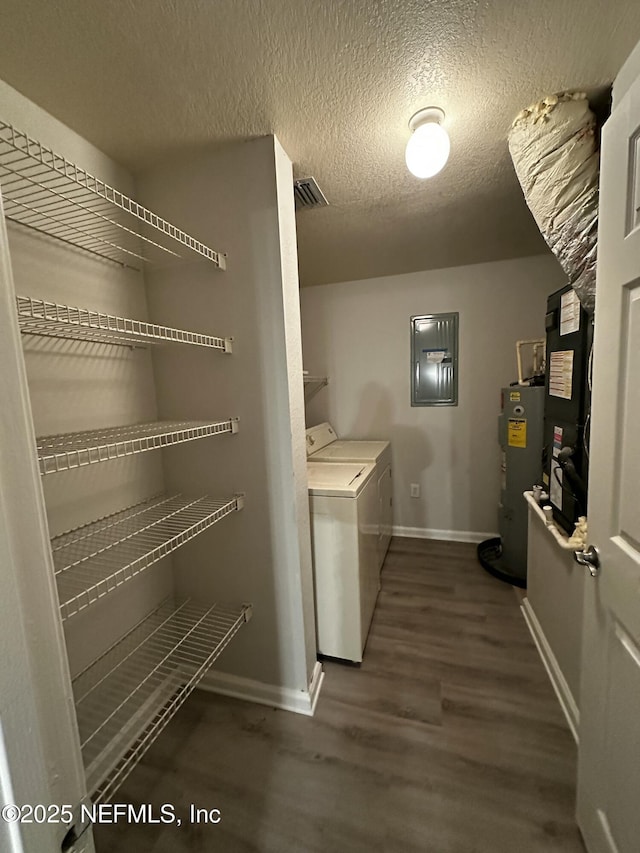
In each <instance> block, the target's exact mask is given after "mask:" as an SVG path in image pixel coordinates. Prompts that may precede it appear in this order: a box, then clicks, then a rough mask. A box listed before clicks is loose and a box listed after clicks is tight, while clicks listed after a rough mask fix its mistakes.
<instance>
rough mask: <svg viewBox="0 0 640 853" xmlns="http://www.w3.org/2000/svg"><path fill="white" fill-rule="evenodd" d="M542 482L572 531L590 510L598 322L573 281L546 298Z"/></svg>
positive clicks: (560, 518) (560, 519)
mask: <svg viewBox="0 0 640 853" xmlns="http://www.w3.org/2000/svg"><path fill="white" fill-rule="evenodd" d="M545 326H546V332H547V375H546V382H545V404H544V468H543V472H544V473H543V484H544V486H545V489H546V491H548V492H549V503H550V504H551V506H552V507H553V517H554V520H555V521H556V523H557V524H558V525H559V526H560V527H562V528H564V530H565V531H566V532H567V533H569V534H571V533H573V529H574V523H575V522H576V521H577V520H578V517H579V516H581V515H586V514H587V481H588V449H587V440H588V434H586V433H588V413H589V406H590V396H591V395H590V391H589V386H588V369H589V368H588V362H589V353H590V351H591V344H592V341H593V323H592V321H591V318H590V317H589V315H588V314H587V312H586V311H585V310H584V309H583V308H582V307H581V305H580V303H579V301H578V298H577V296H576V294H575V292H574V291H573V290H572V288H571V287H569V286H568V287H564V288H562V289H561V290H558V291H557V292H556V293H552V294H551V296H549V298H548V300H547V314H546V318H545Z"/></svg>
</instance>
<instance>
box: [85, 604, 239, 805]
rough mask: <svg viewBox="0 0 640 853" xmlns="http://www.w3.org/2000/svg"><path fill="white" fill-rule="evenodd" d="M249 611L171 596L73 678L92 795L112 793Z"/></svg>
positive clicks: (100, 798)
mask: <svg viewBox="0 0 640 853" xmlns="http://www.w3.org/2000/svg"><path fill="white" fill-rule="evenodd" d="M250 618H251V606H250V605H241V606H235V607H234V606H228V605H220V604H215V605H213V606H200V605H196V604H194V603H192V602H191V601H186V602H183V603H181V604H175V603H174V602H172V601H171V600H168V601H166V602H164V603H163V604H162V605H161V606H160V607H159V608H158V609H157V610H156V611H154V612H153V613H152V614H151V615H150V616H149V617H147V618H146V619H145V620H144V621H143V622H141V623H140V624H139V625H138V626H137V627H136V628H134V629H133V631H131V632H130V633H129V634H127V635H126V636H125V637H124V638H123V639H122V640H120V642H118V643H117V644H116V645H115V646H114V647H113V648H112V649H110V650H109V651H108V652H106V654H104V655H103V656H102V657H100V658H98V660H97V661H96V662H95V663H94V664H92V665H91V666H90V667H89V668H88V669H86V670H85V671H84V672H82V673H81V674H80V675H79V676H77V677H76V678H75V679H74V682H73V689H74V695H75V704H76V714H77V719H78V728H79V731H80V741H81V746H82V756H83V760H84V766H85V771H86V775H87V787H88V789H89V791H90V793H91V795H92V799H93V802H94V803H100V802H106V801H107V800H109V799H110V797H111V796H112V795H113V794H114V793H115V791H116V790H117V789H118V787H119V786H120V784H121V783H122V782H123V781H124V779H125V778H126V777H127V776H128V774H129V773H130V772H131V770H133V768H134V767H135V765H136V764H137V763H138V761H139V760H140V759H141V758H142V756H143V755H144V754H145V752H146V751H147V750H148V749H149V747H150V746H151V744H152V743H153V742H154V741H155V739H156V738H157V737H158V735H159V734H160V732H161V731H162V729H163V728H164V727H165V726H166V724H167V723H168V722H169V720H170V719H171V718H172V717H173V716H174V714H175V713H176V711H177V710H178V709H179V708H180V707H181V705H182V704H183V703H184V701H185V700H186V698H187V697H188V696H189V694H190V693H191V692H192V691H193V689H194V688H195V687H196V686H197V684H198V683H199V681H200V680H201V679H202V677H203V676H204V675H205V673H206V672H207V670H208V669H209V668H210V667H211V665H212V664H213V662H214V661H215V659H216V658H217V657H218V655H219V654H220V653H221V652H222V650H223V649H224V648H225V646H226V645H227V644H228V643H229V642H230V641H231V639H232V638H233V637H234V635H235V634H236V633H237V632H238V631H239V629H240V628H241V627H242V625H244V623H245V622H248V621H249V619H250Z"/></svg>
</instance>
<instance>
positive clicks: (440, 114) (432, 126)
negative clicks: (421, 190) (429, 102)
mask: <svg viewBox="0 0 640 853" xmlns="http://www.w3.org/2000/svg"><path fill="white" fill-rule="evenodd" d="M443 121H444V110H441V109H440V108H439V107H426V108H425V109H423V110H418V112H417V113H414V114H413V115H412V116H411V118H410V119H409V129H410V130H411V137H410V139H409V141H408V142H407V150H406V152H405V160H406V162H407V169H408V170H409V171H410V172H411V173H412V174H413V175H415V176H416V178H432V177H433V176H434V175H437V174H438V172H439V171H440V170H441V169H443V168H444V165H445V163H446V162H447V160H448V159H449V151H450V149H451V143H450V141H449V134H448V133H447V131H446V130H445V129H444V127H443V126H442V122H443Z"/></svg>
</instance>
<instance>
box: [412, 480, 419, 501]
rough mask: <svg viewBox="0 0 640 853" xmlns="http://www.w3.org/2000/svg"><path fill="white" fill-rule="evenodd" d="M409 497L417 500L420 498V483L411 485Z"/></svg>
mask: <svg viewBox="0 0 640 853" xmlns="http://www.w3.org/2000/svg"><path fill="white" fill-rule="evenodd" d="M411 497H412V498H419V497H420V483H411Z"/></svg>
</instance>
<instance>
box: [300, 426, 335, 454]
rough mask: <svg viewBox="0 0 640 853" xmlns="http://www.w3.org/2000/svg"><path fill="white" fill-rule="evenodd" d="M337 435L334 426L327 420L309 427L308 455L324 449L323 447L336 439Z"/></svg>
mask: <svg viewBox="0 0 640 853" xmlns="http://www.w3.org/2000/svg"><path fill="white" fill-rule="evenodd" d="M337 437H338V436H337V435H336V433H335V430H334V428H333V427H332V426H331V424H330V423H327V422H326V421H325V423H323V424H318V425H317V426H313V427H309V429H308V430H307V456H311V454H312V453H317V452H318V450H322V448H323V447H326V446H327V445H328V444H331V443H332V442H333V441H335V440H336V438H337Z"/></svg>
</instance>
